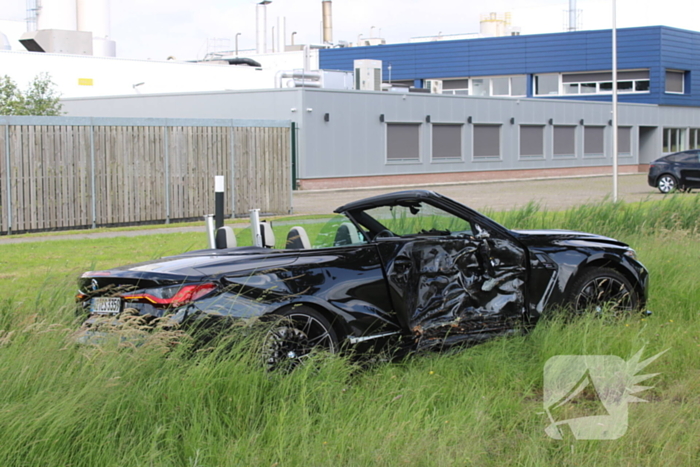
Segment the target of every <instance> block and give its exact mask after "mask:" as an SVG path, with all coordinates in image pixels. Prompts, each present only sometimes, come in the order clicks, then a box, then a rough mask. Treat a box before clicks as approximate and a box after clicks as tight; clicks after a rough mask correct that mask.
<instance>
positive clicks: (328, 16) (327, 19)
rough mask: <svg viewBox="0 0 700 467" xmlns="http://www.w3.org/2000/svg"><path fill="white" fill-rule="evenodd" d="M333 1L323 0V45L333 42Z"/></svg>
mask: <svg viewBox="0 0 700 467" xmlns="http://www.w3.org/2000/svg"><path fill="white" fill-rule="evenodd" d="M331 3H332V2H331V0H323V2H322V3H321V4H322V5H323V43H324V44H331V43H332V42H333V15H332V13H331Z"/></svg>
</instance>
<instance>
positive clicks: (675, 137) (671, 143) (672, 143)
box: [663, 128, 685, 152]
mask: <svg viewBox="0 0 700 467" xmlns="http://www.w3.org/2000/svg"><path fill="white" fill-rule="evenodd" d="M678 151H685V129H684V128H664V143H663V152H678Z"/></svg>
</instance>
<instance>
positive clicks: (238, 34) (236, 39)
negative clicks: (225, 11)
mask: <svg viewBox="0 0 700 467" xmlns="http://www.w3.org/2000/svg"><path fill="white" fill-rule="evenodd" d="M240 35H241V33H240V32H237V33H236V38H235V39H234V40H235V42H236V57H238V36H240Z"/></svg>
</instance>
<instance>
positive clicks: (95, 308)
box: [90, 297, 122, 315]
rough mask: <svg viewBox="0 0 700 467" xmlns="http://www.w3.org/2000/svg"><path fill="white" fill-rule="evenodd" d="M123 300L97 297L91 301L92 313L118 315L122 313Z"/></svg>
mask: <svg viewBox="0 0 700 467" xmlns="http://www.w3.org/2000/svg"><path fill="white" fill-rule="evenodd" d="M121 308H122V299H121V298H113V297H109V298H105V297H96V298H93V299H92V300H91V301H90V313H96V314H98V315H116V314H118V313H119V312H120V311H121Z"/></svg>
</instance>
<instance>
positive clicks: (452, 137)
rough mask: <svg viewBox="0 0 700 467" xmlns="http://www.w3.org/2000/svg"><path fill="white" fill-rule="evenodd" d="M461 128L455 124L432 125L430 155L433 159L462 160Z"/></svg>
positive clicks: (461, 126)
mask: <svg viewBox="0 0 700 467" xmlns="http://www.w3.org/2000/svg"><path fill="white" fill-rule="evenodd" d="M462 128H463V125H456V124H450V125H445V124H433V125H432V131H433V133H432V135H431V140H432V152H431V155H432V158H433V159H446V158H452V159H456V158H459V159H461V158H462Z"/></svg>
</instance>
